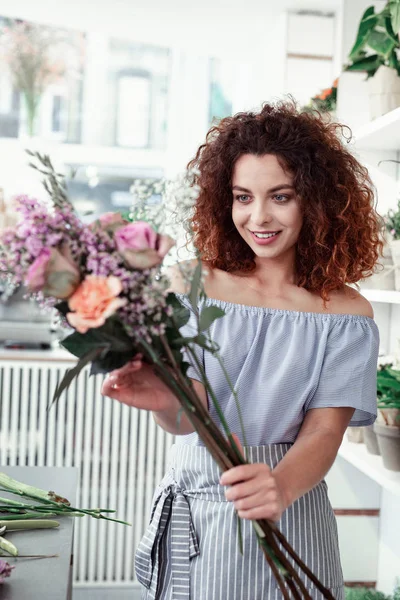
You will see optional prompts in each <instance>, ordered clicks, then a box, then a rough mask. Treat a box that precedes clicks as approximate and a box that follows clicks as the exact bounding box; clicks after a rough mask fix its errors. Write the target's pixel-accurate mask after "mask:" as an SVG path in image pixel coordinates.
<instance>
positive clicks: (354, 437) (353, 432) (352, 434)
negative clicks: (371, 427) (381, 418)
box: [347, 427, 364, 444]
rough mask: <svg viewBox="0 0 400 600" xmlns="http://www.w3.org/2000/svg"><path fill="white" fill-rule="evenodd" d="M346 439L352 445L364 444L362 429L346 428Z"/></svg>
mask: <svg viewBox="0 0 400 600" xmlns="http://www.w3.org/2000/svg"><path fill="white" fill-rule="evenodd" d="M347 439H348V440H349V442H353V443H354V444H362V443H363V442H364V427H348V428H347Z"/></svg>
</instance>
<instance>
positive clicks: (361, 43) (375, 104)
mask: <svg viewBox="0 0 400 600" xmlns="http://www.w3.org/2000/svg"><path fill="white" fill-rule="evenodd" d="M399 30H400V0H388V2H387V3H386V5H385V6H384V8H383V10H381V11H380V12H378V13H377V12H375V7H374V6H370V7H369V8H367V10H366V11H365V12H364V14H363V16H362V18H361V21H360V24H359V27H358V32H357V37H356V40H355V42H354V45H353V47H352V49H351V51H350V53H349V56H348V64H347V65H345V71H359V72H364V73H366V74H367V80H369V81H368V85H369V96H370V112H371V117H372V118H376V117H378V116H380V115H382V114H385V113H386V112H389V111H390V110H393V109H394V108H397V107H398V106H400V61H399V54H398V52H399V49H400V41H399V36H398V32H399Z"/></svg>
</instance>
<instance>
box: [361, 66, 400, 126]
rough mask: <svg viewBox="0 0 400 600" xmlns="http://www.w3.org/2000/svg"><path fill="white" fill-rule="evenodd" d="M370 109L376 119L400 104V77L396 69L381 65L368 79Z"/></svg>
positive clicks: (371, 114)
mask: <svg viewBox="0 0 400 600" xmlns="http://www.w3.org/2000/svg"><path fill="white" fill-rule="evenodd" d="M367 84H368V95H369V111H370V117H371V119H376V118H377V117H380V116H382V115H385V114H386V113H388V112H390V111H391V110H394V109H395V108H397V107H398V106H400V77H399V75H398V74H397V71H396V70H395V69H392V68H391V67H386V66H385V65H383V66H381V67H379V69H378V70H377V72H376V73H375V75H374V76H373V77H370V78H369V79H368V81H367Z"/></svg>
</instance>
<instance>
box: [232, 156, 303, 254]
mask: <svg viewBox="0 0 400 600" xmlns="http://www.w3.org/2000/svg"><path fill="white" fill-rule="evenodd" d="M232 194H233V204H232V219H233V222H234V224H235V227H236V229H237V230H238V232H239V233H240V235H241V236H242V238H243V239H244V241H245V242H246V243H247V244H248V245H249V246H250V248H251V249H252V250H253V251H254V253H255V255H256V256H257V257H259V258H276V257H278V256H279V257H283V256H284V255H285V254H288V255H292V254H293V253H294V251H295V244H296V242H297V240H298V237H299V234H300V230H301V227H302V224H303V217H302V212H301V207H300V202H299V198H298V197H297V195H296V191H295V189H294V187H293V176H292V175H291V173H289V172H288V171H285V170H284V169H283V168H282V166H281V165H280V163H279V161H278V159H277V158H276V156H275V155H273V154H265V155H264V156H256V155H254V154H244V155H243V156H241V157H240V158H239V159H238V160H237V161H236V163H235V166H234V170H233V177H232Z"/></svg>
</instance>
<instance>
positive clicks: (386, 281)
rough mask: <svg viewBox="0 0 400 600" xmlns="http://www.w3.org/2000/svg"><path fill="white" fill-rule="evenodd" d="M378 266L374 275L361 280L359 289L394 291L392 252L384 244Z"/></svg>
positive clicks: (387, 245)
mask: <svg viewBox="0 0 400 600" xmlns="http://www.w3.org/2000/svg"><path fill="white" fill-rule="evenodd" d="M379 264H380V265H382V266H379V267H377V268H376V273H374V274H373V275H371V277H368V278H367V279H362V280H361V281H360V282H359V285H360V288H361V289H363V288H366V289H371V290H394V289H395V278H394V273H395V266H394V264H393V258H392V252H391V248H390V246H389V244H385V246H384V249H383V254H382V257H381V258H380V260H379Z"/></svg>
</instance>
